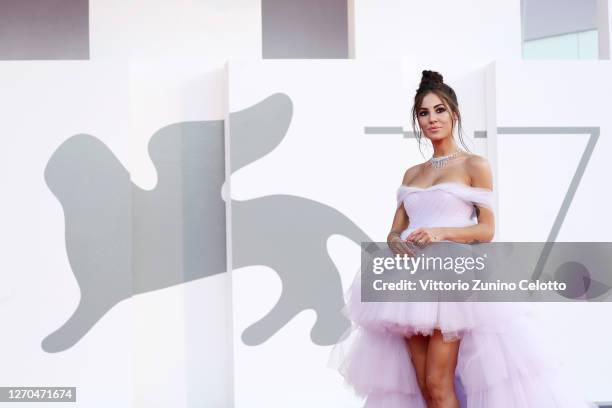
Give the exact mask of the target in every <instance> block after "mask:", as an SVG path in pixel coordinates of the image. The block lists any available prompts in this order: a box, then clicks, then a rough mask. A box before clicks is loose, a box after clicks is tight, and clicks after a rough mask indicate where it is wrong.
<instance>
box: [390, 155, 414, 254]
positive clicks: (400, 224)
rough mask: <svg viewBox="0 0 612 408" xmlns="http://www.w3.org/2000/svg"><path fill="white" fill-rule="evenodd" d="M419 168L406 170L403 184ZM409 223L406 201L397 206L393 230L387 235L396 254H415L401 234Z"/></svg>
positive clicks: (392, 225)
mask: <svg viewBox="0 0 612 408" xmlns="http://www.w3.org/2000/svg"><path fill="white" fill-rule="evenodd" d="M418 169H419V166H418V165H417V166H414V167H411V168H409V169H408V170H406V172H405V173H404V178H403V179H402V184H407V182H408V180H410V179H411V178H412V177H413V176H414V174H415V173H416V172H417V171H418ZM409 224H410V219H409V217H408V214H407V213H406V210H405V209H404V203H402V204H400V206H399V207H397V210H395V215H394V216H393V222H392V224H391V231H390V232H389V234H388V235H387V244H388V245H389V248H390V249H391V251H393V252H394V253H396V254H397V253H399V254H404V253H406V254H408V255H414V251H412V250H411V249H410V248H409V247H408V245H406V242H405V241H403V240H402V239H401V238H400V234H401V233H402V231H404V230H405V229H406V228H408V225H409Z"/></svg>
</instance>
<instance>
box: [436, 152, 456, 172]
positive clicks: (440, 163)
mask: <svg viewBox="0 0 612 408" xmlns="http://www.w3.org/2000/svg"><path fill="white" fill-rule="evenodd" d="M460 152H461V150H456V151H455V152H454V153H451V154H449V155H448V156H440V157H433V156H432V157H431V159H429V163H431V167H433V168H434V169H439V168H441V167H444V166H446V163H448V161H449V160H450V159H452V158H453V157H455V156H457V155H458V154H459V153H460Z"/></svg>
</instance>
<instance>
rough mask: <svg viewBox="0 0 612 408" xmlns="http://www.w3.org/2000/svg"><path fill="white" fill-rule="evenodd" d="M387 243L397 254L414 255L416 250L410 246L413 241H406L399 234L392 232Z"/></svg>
mask: <svg viewBox="0 0 612 408" xmlns="http://www.w3.org/2000/svg"><path fill="white" fill-rule="evenodd" d="M387 245H389V249H390V250H391V252H393V253H394V254H395V255H398V254H399V255H404V254H406V255H408V256H414V250H413V249H412V248H411V247H410V246H411V245H412V243H409V242H407V241H404V240H402V239H401V238H400V236H399V234H397V233H391V234H389V239H388V240H387Z"/></svg>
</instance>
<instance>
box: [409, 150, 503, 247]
mask: <svg viewBox="0 0 612 408" xmlns="http://www.w3.org/2000/svg"><path fill="white" fill-rule="evenodd" d="M466 169H467V172H468V175H469V176H470V179H471V185H472V187H480V188H486V189H489V190H492V188H493V176H492V174H491V168H490V167H489V163H488V162H487V160H486V159H484V158H482V157H480V156H472V157H470V158H468V159H467V160H466ZM476 208H477V218H478V224H475V225H471V226H469V227H442V228H419V229H417V230H415V231H414V232H413V233H411V234H410V235H409V236H408V237H407V239H408V240H409V241H412V242H415V243H417V242H418V243H417V245H425V244H428V243H430V242H437V241H454V242H460V243H464V244H471V243H478V242H490V241H491V240H492V239H493V236H494V235H495V216H494V215H493V211H491V210H490V209H488V208H485V207H481V206H477V207H476Z"/></svg>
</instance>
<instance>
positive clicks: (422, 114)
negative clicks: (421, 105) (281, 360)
mask: <svg viewBox="0 0 612 408" xmlns="http://www.w3.org/2000/svg"><path fill="white" fill-rule="evenodd" d="M426 114H427V112H426V111H422V112H421V113H419V115H420V116H425V115H426Z"/></svg>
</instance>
